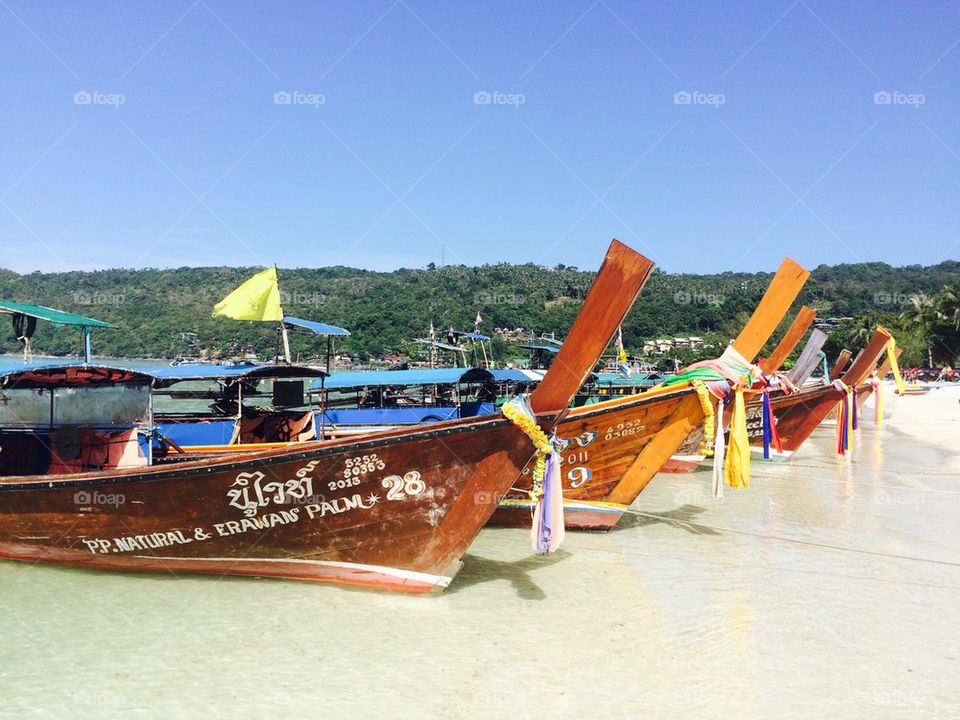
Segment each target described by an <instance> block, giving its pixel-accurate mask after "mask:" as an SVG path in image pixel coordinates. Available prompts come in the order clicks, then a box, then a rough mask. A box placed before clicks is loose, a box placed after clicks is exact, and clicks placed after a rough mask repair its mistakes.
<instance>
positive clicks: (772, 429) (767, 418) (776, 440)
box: [763, 390, 783, 460]
mask: <svg viewBox="0 0 960 720" xmlns="http://www.w3.org/2000/svg"><path fill="white" fill-rule="evenodd" d="M771 443H773V446H774V447H775V448H776V449H777V452H778V453H781V454H782V453H783V446H782V445H781V444H780V433H778V432H777V419H776V418H775V417H774V416H773V408H771V407H770V391H769V390H764V391H763V459H764V460H769V459H770V444H771Z"/></svg>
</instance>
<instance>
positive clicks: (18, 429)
mask: <svg viewBox="0 0 960 720" xmlns="http://www.w3.org/2000/svg"><path fill="white" fill-rule="evenodd" d="M151 382H152V378H151V377H150V376H149V375H144V374H142V373H139V372H137V371H135V370H131V369H125V368H117V367H106V366H99V365H89V364H86V363H82V362H80V361H77V362H73V363H67V364H64V363H56V364H51V363H34V364H18V365H14V366H9V367H5V368H3V369H2V370H0V475H3V476H10V475H59V474H65V473H77V472H94V471H101V470H110V469H115V468H130V467H138V466H143V465H147V464H148V463H149V462H150V457H149V447H148V446H147V445H145V444H141V442H140V433H141V431H142V429H143V428H144V427H148V426H149V424H150V406H151V398H150V388H151Z"/></svg>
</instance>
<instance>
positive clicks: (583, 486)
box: [490, 389, 703, 530]
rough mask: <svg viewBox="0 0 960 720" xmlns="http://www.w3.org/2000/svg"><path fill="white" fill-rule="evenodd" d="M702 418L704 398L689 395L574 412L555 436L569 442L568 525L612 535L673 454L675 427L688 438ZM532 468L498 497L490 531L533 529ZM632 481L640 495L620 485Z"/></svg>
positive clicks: (565, 465) (565, 468) (565, 458)
mask: <svg viewBox="0 0 960 720" xmlns="http://www.w3.org/2000/svg"><path fill="white" fill-rule="evenodd" d="M694 401H695V402H694ZM698 412H699V413H700V417H699V419H697V417H696V413H698ZM691 416H692V419H691ZM702 417H703V416H702V411H701V410H700V407H699V399H698V398H697V397H696V394H695V393H694V391H693V390H690V389H681V390H674V391H670V392H658V393H653V394H644V395H635V396H630V397H627V398H622V399H620V398H618V399H615V400H607V401H604V402H601V403H597V404H595V405H589V406H586V407H583V408H577V409H576V410H572V411H570V413H569V414H568V415H567V417H566V418H565V419H564V420H563V421H562V422H561V423H560V424H559V425H558V426H557V436H558V438H559V439H560V440H561V441H562V442H563V443H564V444H565V447H564V449H563V452H562V453H561V458H562V459H561V479H562V484H563V497H564V521H565V523H566V527H567V528H568V529H578V530H609V529H610V528H612V527H613V526H614V525H616V524H617V521H618V520H619V519H620V517H621V516H622V515H623V512H624V510H625V509H626V508H627V507H628V506H629V505H630V503H632V502H633V500H634V499H636V497H637V495H639V493H640V492H641V491H642V490H643V488H644V487H645V486H646V484H647V483H648V482H649V481H650V479H651V478H652V477H653V475H654V474H655V473H656V472H657V471H658V470H659V469H660V467H661V466H662V464H663V462H664V461H665V460H666V458H668V457H669V456H670V454H671V453H672V452H674V451H675V450H676V447H677V445H678V444H679V442H680V440H679V439H675V438H676V436H677V432H676V430H675V428H676V427H677V425H678V424H681V423H682V424H683V431H682V434H683V437H686V435H687V434H688V433H689V424H690V423H691V422H694V423H696V422H700V421H702ZM671 432H672V435H671ZM671 437H673V438H674V439H671ZM641 458H644V461H641ZM532 469H533V467H532V463H531V464H530V465H528V466H527V467H526V468H524V470H523V474H522V475H521V476H520V478H518V480H517V482H516V483H514V485H513V489H512V490H511V491H510V492H509V493H507V494H506V495H504V496H503V497H501V498H497V499H498V500H499V501H500V502H499V506H498V507H497V511H496V512H495V513H494V515H493V517H492V518H491V519H490V524H491V525H500V526H509V527H529V526H530V522H531V514H532V506H531V502H530V497H529V491H530V486H531V473H532ZM627 477H630V478H631V479H632V484H633V486H634V487H635V488H636V489H635V490H632V489H626V490H625V488H623V487H622V483H623V481H624V478H627Z"/></svg>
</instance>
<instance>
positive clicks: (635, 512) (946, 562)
mask: <svg viewBox="0 0 960 720" xmlns="http://www.w3.org/2000/svg"><path fill="white" fill-rule="evenodd" d="M624 512H627V513H630V514H632V515H639V516H640V517H648V518H653V519H655V520H663V521H664V522H667V523H677V524H679V525H686V526H688V527H691V528H701V529H704V530H718V531H720V532H728V533H735V534H737V535H749V536H750V537H757V538H761V539H763V540H777V541H779V542H788V543H795V544H797V545H810V546H812V547H819V548H824V549H827V550H841V551H843V552H852V553H858V554H860V555H873V556H875V557H884V558H891V559H893V560H910V561H911V562H925V563H931V564H934V565H947V566H949V567H960V562H954V561H952V560H934V559H933V558H922V557H915V556H913V555H897V554H895V553H885V552H879V551H877V550H860V549H859V548H850V547H844V546H843V545H831V544H829V543H821V542H815V541H813V540H798V539H796V538H788V537H782V536H779V535H764V534H763V533H755V532H750V531H749V530H737V529H735V528H728V527H722V526H719V525H705V524H704V523H698V522H692V521H691V520H680V519H678V518H674V517H670V516H669V515H657V514H656V513H646V512H641V511H640V510H633V509H632V508H625V509H624Z"/></svg>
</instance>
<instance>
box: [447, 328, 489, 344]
mask: <svg viewBox="0 0 960 720" xmlns="http://www.w3.org/2000/svg"><path fill="white" fill-rule="evenodd" d="M453 334H454V335H459V336H460V337H465V338H467V339H468V340H482V341H483V342H489V340H490V336H489V335H481V334H480V333H475V332H460V331H459V330H454V331H453Z"/></svg>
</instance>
